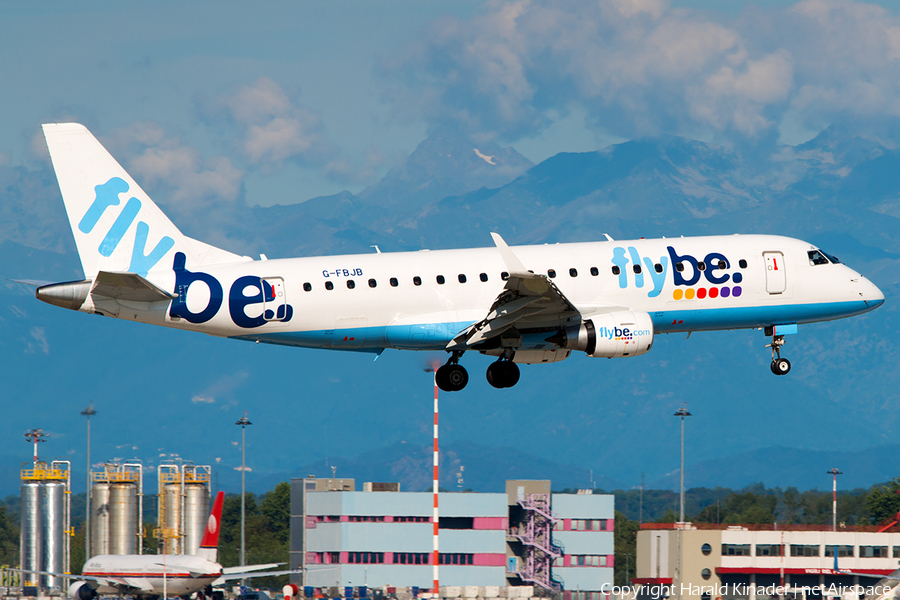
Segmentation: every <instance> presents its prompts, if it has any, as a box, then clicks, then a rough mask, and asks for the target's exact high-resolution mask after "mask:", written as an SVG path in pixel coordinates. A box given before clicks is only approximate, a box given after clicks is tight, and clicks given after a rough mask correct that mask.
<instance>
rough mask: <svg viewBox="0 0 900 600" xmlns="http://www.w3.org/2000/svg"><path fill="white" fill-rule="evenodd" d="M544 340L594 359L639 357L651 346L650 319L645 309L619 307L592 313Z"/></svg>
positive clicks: (651, 329)
mask: <svg viewBox="0 0 900 600" xmlns="http://www.w3.org/2000/svg"><path fill="white" fill-rule="evenodd" d="M547 341H548V342H551V343H553V344H556V345H558V346H560V347H561V348H565V349H567V350H580V351H582V352H585V353H586V354H588V355H589V356H594V357H597V358H618V357H621V356H638V355H639V354H644V353H645V352H648V351H649V350H650V348H651V347H652V346H653V321H652V320H651V319H650V315H648V314H647V313H645V312H635V311H630V310H620V311H616V312H611V313H607V314H603V315H596V316H592V317H590V318H588V319H585V320H584V321H582V322H581V324H580V325H573V326H571V327H567V328H566V329H563V330H561V331H559V332H557V333H556V334H555V335H553V336H551V337H549V338H547Z"/></svg>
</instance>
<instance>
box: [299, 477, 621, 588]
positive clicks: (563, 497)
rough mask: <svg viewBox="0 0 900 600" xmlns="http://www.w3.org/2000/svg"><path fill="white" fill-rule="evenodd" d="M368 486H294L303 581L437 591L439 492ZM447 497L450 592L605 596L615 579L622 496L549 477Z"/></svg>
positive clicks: (445, 568)
mask: <svg viewBox="0 0 900 600" xmlns="http://www.w3.org/2000/svg"><path fill="white" fill-rule="evenodd" d="M365 489H366V490H367V491H362V492H357V491H355V484H354V481H353V480H352V479H342V480H336V479H313V478H307V479H292V480H291V553H290V554H291V567H292V568H298V567H299V568H304V567H305V568H307V569H308V574H307V576H306V580H305V581H302V580H301V578H300V576H299V575H298V576H296V579H295V581H294V582H295V583H297V584H300V585H305V586H314V587H340V586H369V587H390V586H397V587H414V586H415V587H419V588H420V589H421V590H423V591H424V590H428V589H430V588H431V587H432V586H433V577H432V567H433V558H434V554H433V550H432V548H433V533H434V524H433V518H432V511H433V495H432V493H430V492H401V491H399V485H398V484H369V483H367V484H365ZM370 490H382V491H370ZM438 497H439V498H438V503H439V510H440V515H439V518H438V527H439V536H438V537H439V544H440V552H439V558H438V564H439V566H440V585H441V586H500V587H502V586H534V587H535V591H536V592H537V591H538V590H539V589H541V588H543V589H544V590H546V591H547V592H564V593H565V592H570V591H577V592H579V593H581V594H580V595H579V598H582V599H584V600H590V599H592V598H593V599H594V600H599V598H600V591H601V589H605V588H608V587H609V586H611V585H612V583H613V567H614V560H613V530H614V524H615V508H614V498H613V496H612V495H591V494H553V493H551V492H550V482H549V481H531V480H529V481H507V483H506V493H488V494H483V493H466V492H459V493H448V492H442V493H440V494H439V495H438ZM605 596H606V594H604V597H605Z"/></svg>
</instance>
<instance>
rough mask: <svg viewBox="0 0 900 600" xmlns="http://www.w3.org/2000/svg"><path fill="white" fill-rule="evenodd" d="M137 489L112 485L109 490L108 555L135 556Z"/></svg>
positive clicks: (123, 485) (123, 484)
mask: <svg viewBox="0 0 900 600" xmlns="http://www.w3.org/2000/svg"><path fill="white" fill-rule="evenodd" d="M137 540H138V510H137V487H136V486H135V485H134V484H132V483H113V484H112V485H111V486H110V490H109V553H110V554H137V553H138V552H137Z"/></svg>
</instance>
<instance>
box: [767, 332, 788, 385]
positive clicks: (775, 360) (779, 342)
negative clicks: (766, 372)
mask: <svg viewBox="0 0 900 600" xmlns="http://www.w3.org/2000/svg"><path fill="white" fill-rule="evenodd" d="M766 333H768V332H766ZM782 346H784V336H783V335H775V334H774V333H773V334H772V343H771V344H766V348H771V349H772V364H771V365H770V367H769V368H771V369H772V372H773V373H775V374H776V375H787V374H788V373H790V372H791V361H789V360H788V359H786V358H781V347H782Z"/></svg>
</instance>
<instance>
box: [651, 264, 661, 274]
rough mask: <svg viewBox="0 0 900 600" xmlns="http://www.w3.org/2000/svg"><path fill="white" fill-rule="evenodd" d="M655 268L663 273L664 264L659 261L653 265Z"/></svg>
mask: <svg viewBox="0 0 900 600" xmlns="http://www.w3.org/2000/svg"><path fill="white" fill-rule="evenodd" d="M653 270H654V271H656V272H657V273H662V271H663V269H662V265H661V264H659V263H656V264H655V265H653Z"/></svg>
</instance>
